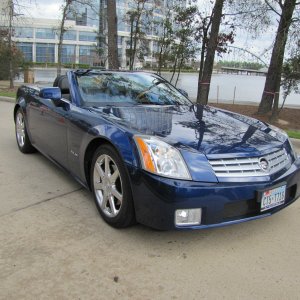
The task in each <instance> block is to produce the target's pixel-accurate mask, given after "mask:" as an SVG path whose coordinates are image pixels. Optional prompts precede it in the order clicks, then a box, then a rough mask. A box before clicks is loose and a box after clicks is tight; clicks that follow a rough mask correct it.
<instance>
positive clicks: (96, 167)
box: [90, 144, 135, 228]
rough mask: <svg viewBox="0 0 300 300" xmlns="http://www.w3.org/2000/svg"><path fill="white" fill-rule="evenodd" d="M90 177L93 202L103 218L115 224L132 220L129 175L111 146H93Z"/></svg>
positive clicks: (126, 224)
mask: <svg viewBox="0 0 300 300" xmlns="http://www.w3.org/2000/svg"><path fill="white" fill-rule="evenodd" d="M90 178H91V187H92V192H93V194H94V200H95V204H96V206H97V209H98V211H99V213H100V215H101V216H102V218H103V219H104V220H105V222H106V223H108V224H109V225H111V226H112V227H115V228H125V227H129V226H130V225H132V224H134V223H135V214H134V206H133V200H132V193H131V188H130V181H129V177H128V174H127V172H126V169H125V166H124V163H123V161H122V159H121V158H120V156H119V155H118V153H117V152H116V150H115V149H114V148H113V147H112V146H110V145H108V144H105V145H102V146H100V147H98V148H97V150H96V152H95V154H94V156H93V160H92V165H91V176H90Z"/></svg>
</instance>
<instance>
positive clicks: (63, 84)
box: [53, 75, 70, 94]
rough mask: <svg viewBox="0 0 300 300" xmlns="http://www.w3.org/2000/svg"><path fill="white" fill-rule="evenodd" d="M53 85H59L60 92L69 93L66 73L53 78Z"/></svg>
mask: <svg viewBox="0 0 300 300" xmlns="http://www.w3.org/2000/svg"><path fill="white" fill-rule="evenodd" d="M53 86H55V87H59V88H60V90H61V93H62V94H69V93H70V86H69V81H68V77H67V76H66V75H61V76H58V77H56V79H55V80H54V83H53Z"/></svg>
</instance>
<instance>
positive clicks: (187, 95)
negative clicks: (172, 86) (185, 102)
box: [178, 89, 189, 98]
mask: <svg viewBox="0 0 300 300" xmlns="http://www.w3.org/2000/svg"><path fill="white" fill-rule="evenodd" d="M178 91H179V92H180V94H182V95H183V96H185V97H187V98H188V97H189V94H188V92H186V91H185V90H183V89H178Z"/></svg>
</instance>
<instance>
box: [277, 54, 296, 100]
mask: <svg viewBox="0 0 300 300" xmlns="http://www.w3.org/2000/svg"><path fill="white" fill-rule="evenodd" d="M282 78H283V79H282V81H281V86H282V88H283V93H284V98H286V97H287V96H288V95H289V94H290V93H291V92H292V91H294V92H295V93H300V90H299V84H300V53H299V54H297V55H295V56H294V57H292V58H290V59H288V60H287V61H286V62H285V63H284V64H283V70H282Z"/></svg>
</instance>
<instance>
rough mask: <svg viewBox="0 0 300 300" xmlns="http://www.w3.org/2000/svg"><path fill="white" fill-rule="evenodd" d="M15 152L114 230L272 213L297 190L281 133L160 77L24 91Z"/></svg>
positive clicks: (88, 76) (297, 170) (71, 82)
mask: <svg viewBox="0 0 300 300" xmlns="http://www.w3.org/2000/svg"><path fill="white" fill-rule="evenodd" d="M14 119H15V124H16V138H17V143H18V147H19V149H20V151H22V152H23V153H29V152H32V151H34V150H36V149H37V150H38V151H40V152H41V153H43V154H44V155H45V156H46V157H48V158H49V159H51V160H52V161H53V162H55V163H56V164H57V165H59V166H60V167H62V168H63V169H64V170H66V171H67V172H68V173H70V174H71V175H72V176H73V177H74V178H76V179H77V180H78V181H79V182H80V183H81V184H82V185H83V186H85V187H86V188H88V189H90V190H91V191H92V192H93V194H94V198H95V203H96V206H97V208H98V210H99V212H100V214H101V216H102V217H103V219H104V220H105V221H106V222H107V223H108V224H110V225H111V226H114V227H118V228H121V227H126V226H129V225H131V224H133V223H134V222H136V221H137V222H139V223H142V224H145V225H148V226H151V227H153V228H157V229H161V230H169V229H187V228H189V229H197V228H208V227H214V226H223V225H227V224H233V223H239V222H243V221H248V220H253V219H257V218H261V217H265V216H269V215H271V214H273V213H275V212H277V211H279V210H281V209H283V208H285V207H286V206H288V205H289V204H291V203H292V202H293V201H295V200H296V199H297V197H298V196H299V194H300V186H299V183H300V159H299V158H298V157H297V156H296V153H295V152H294V150H293V147H292V145H291V143H290V141H289V139H288V138H287V136H286V134H285V133H284V132H282V131H281V130H279V129H277V128H275V127H273V126H270V125H268V124H266V123H262V122H260V121H258V120H255V119H252V118H248V117H245V116H242V115H239V114H235V113H232V112H229V111H225V110H220V109H216V108H213V107H210V106H202V105H195V104H193V103H192V102H190V101H189V100H188V99H187V97H186V95H185V93H184V92H183V91H181V90H177V89H176V88H175V87H173V86H172V85H171V84H170V83H169V82H167V81H165V80H164V79H163V78H161V77H160V76H157V75H154V74H149V73H143V72H119V71H97V70H94V71H93V70H84V71H83V70H79V71H70V72H68V73H67V75H65V76H60V77H58V78H57V79H56V80H55V82H54V84H53V87H48V88H40V87H37V86H22V87H20V88H19V90H18V93H17V101H16V105H15V109H14Z"/></svg>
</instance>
